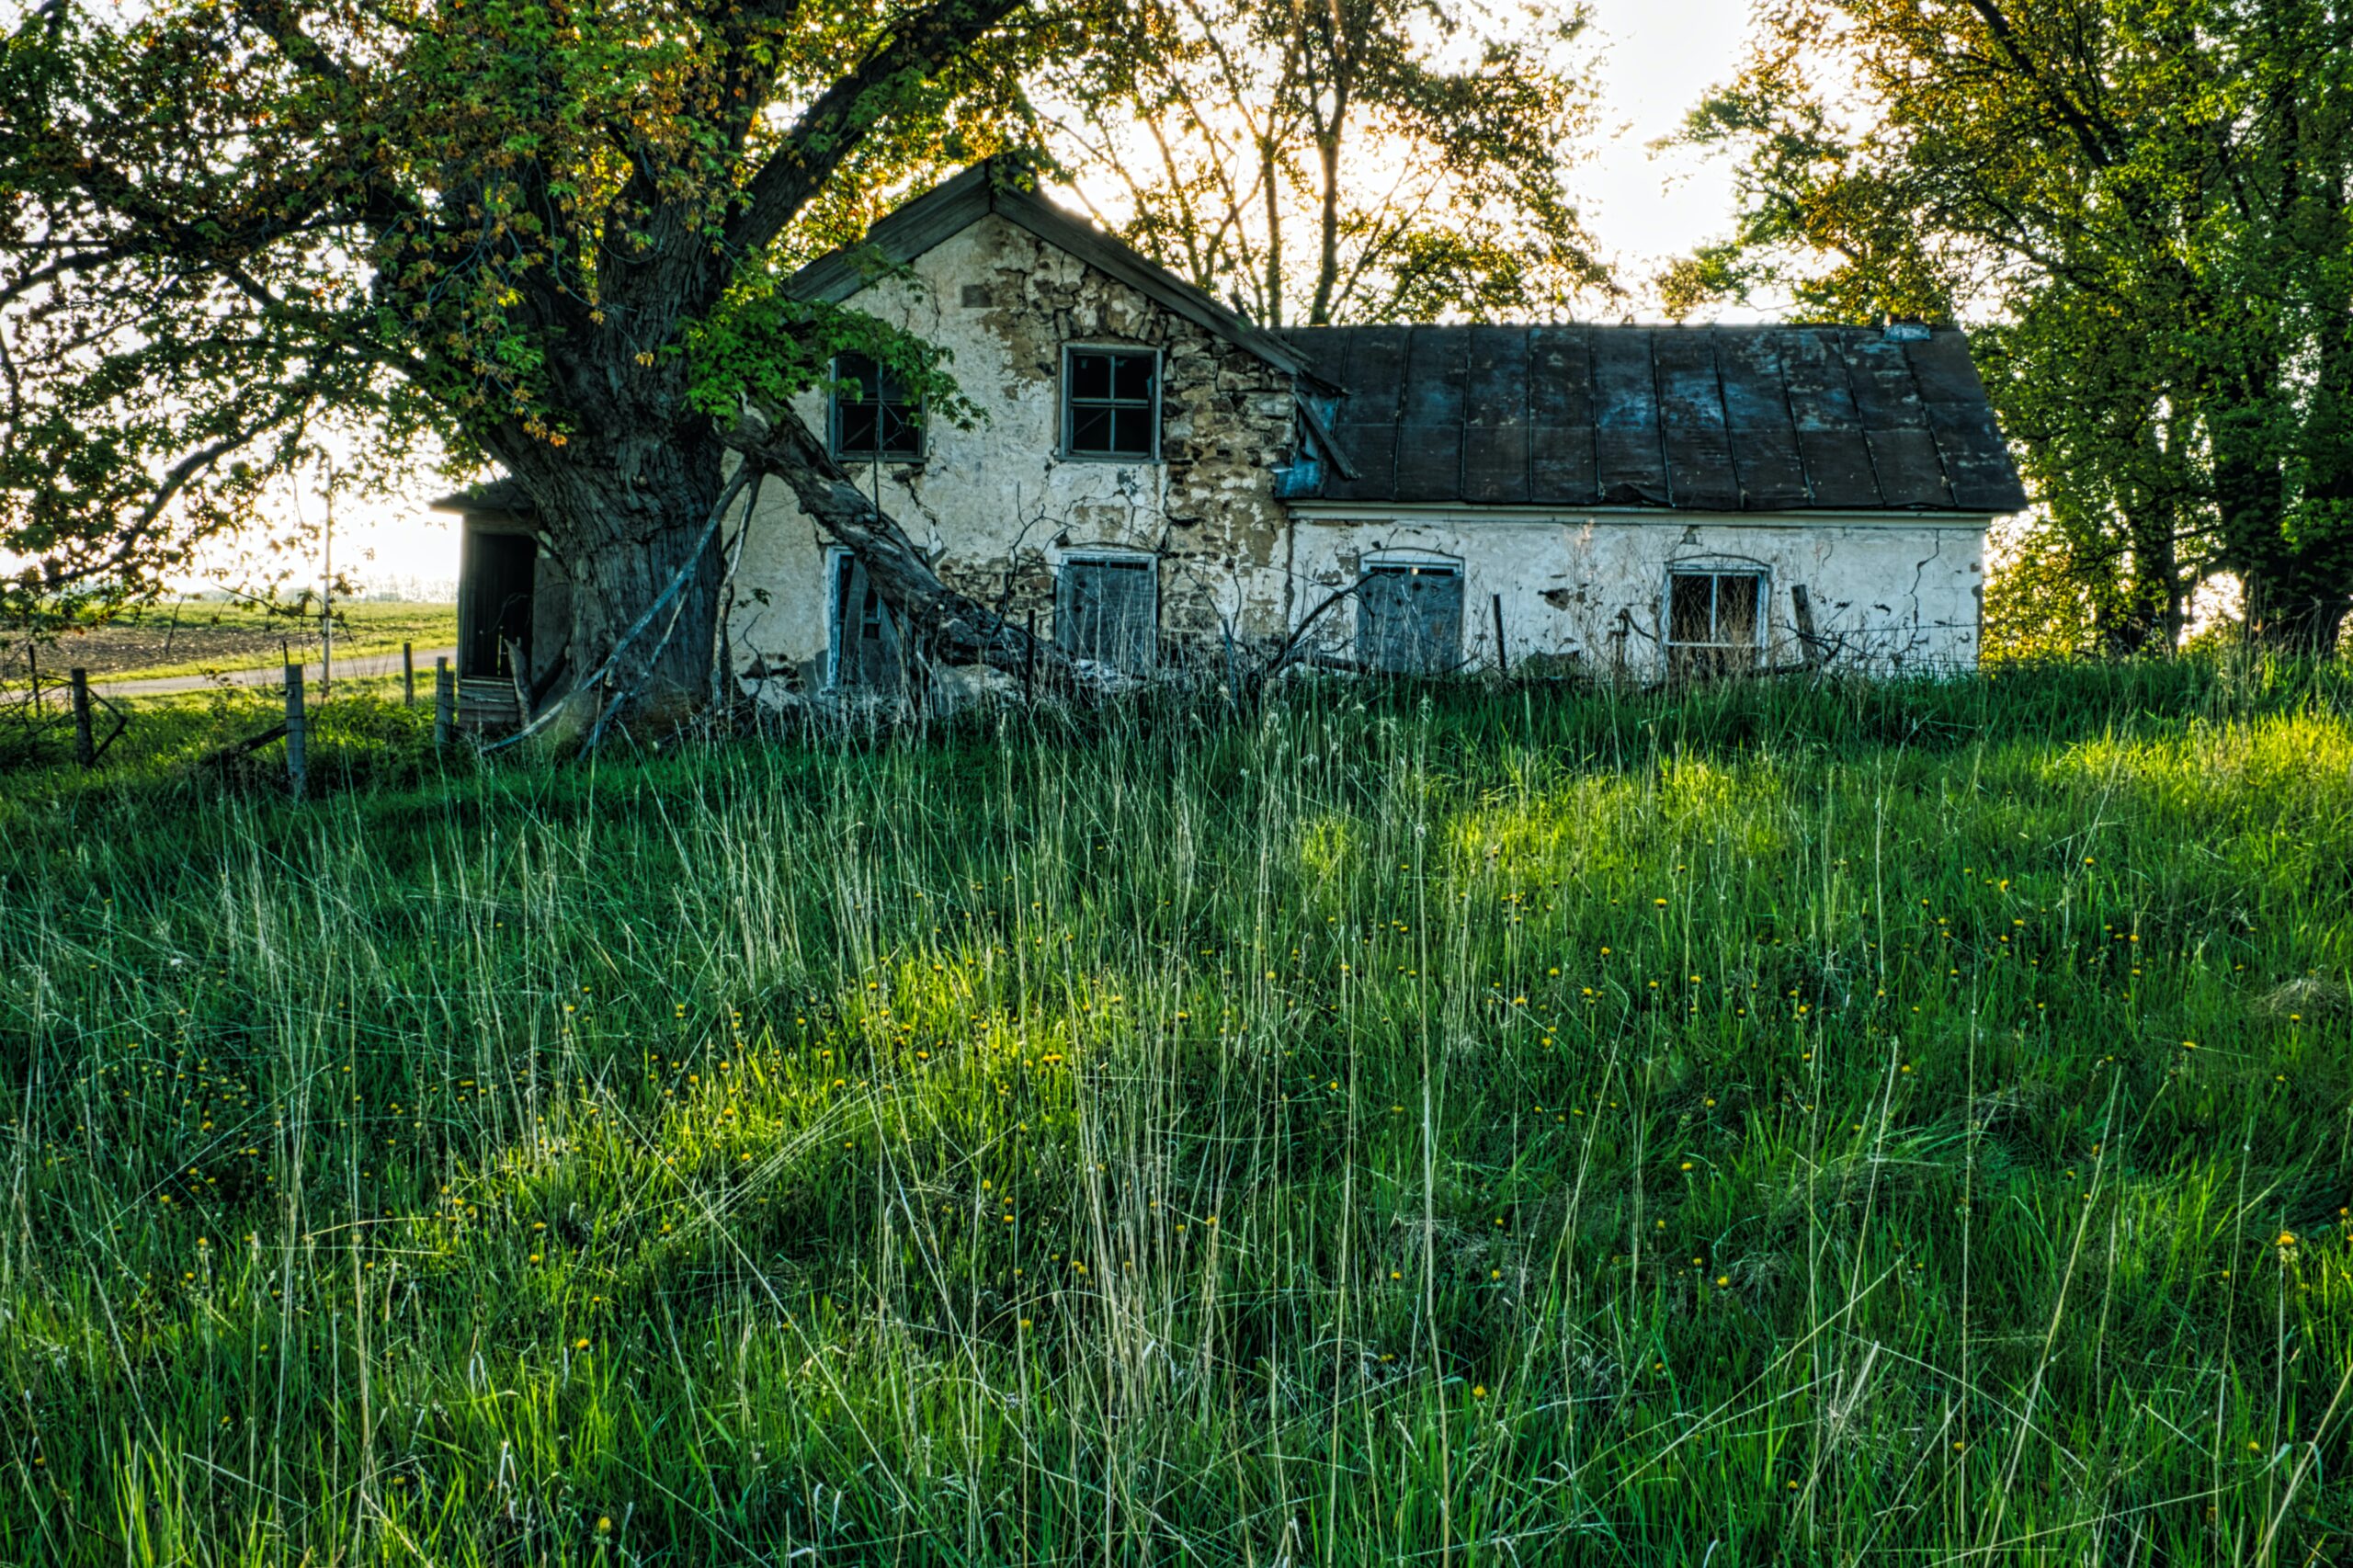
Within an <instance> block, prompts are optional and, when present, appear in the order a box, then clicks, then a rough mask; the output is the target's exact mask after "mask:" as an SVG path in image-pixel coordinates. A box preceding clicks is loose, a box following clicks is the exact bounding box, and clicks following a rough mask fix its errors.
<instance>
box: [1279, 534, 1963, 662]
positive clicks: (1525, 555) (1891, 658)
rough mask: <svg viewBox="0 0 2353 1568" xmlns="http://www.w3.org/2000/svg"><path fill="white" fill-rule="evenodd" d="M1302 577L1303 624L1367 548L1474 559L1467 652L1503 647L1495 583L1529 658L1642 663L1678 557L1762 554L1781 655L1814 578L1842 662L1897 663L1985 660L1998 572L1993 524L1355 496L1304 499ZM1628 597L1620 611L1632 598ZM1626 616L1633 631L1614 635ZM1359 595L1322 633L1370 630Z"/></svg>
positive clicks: (1507, 629) (1485, 653) (1350, 574)
mask: <svg viewBox="0 0 2353 1568" xmlns="http://www.w3.org/2000/svg"><path fill="white" fill-rule="evenodd" d="M1294 517H1295V522H1294V528H1295V533H1294V537H1293V540H1292V551H1293V560H1294V562H1295V570H1296V574H1297V576H1298V579H1299V588H1298V591H1297V593H1296V595H1295V596H1294V603H1295V604H1296V606H1297V607H1298V610H1297V616H1296V618H1295V622H1294V623H1295V624H1296V623H1297V622H1299V621H1303V620H1304V619H1306V618H1307V617H1308V616H1309V615H1310V614H1312V613H1313V610H1314V609H1315V608H1316V606H1317V605H1318V604H1320V603H1322V602H1323V601H1324V599H1325V598H1326V597H1328V596H1329V595H1330V594H1331V593H1332V592H1333V591H1335V590H1336V589H1340V588H1344V587H1346V586H1347V585H1349V584H1351V583H1353V582H1355V581H1356V579H1357V575H1358V568H1359V565H1360V563H1361V562H1363V561H1364V559H1365V558H1366V557H1367V556H1370V555H1378V554H1380V553H1382V552H1392V553H1395V554H1398V555H1402V556H1408V557H1410V556H1415V555H1422V556H1431V557H1437V558H1440V559H1444V560H1449V561H1454V562H1460V563H1461V568H1462V574H1463V615H1462V621H1463V628H1462V630H1463V642H1464V653H1465V655H1466V658H1467V659H1468V660H1469V662H1471V663H1472V664H1473V665H1492V663H1493V661H1494V658H1495V596H1498V595H1500V596H1501V597H1502V600H1503V620H1504V638H1505V641H1506V646H1507V651H1508V653H1509V654H1510V656H1511V658H1512V660H1513V661H1514V662H1515V663H1516V664H1517V663H1518V662H1520V661H1524V660H1528V659H1529V658H1530V656H1531V655H1533V656H1536V657H1537V658H1538V659H1539V661H1540V662H1541V663H1547V664H1553V663H1556V662H1557V663H1558V664H1560V665H1566V664H1568V663H1569V662H1571V661H1573V662H1574V665H1577V666H1581V667H1583V668H1585V669H1587V670H1591V671H1594V672H1596V673H1608V672H1609V671H1611V670H1612V669H1614V668H1616V667H1618V664H1619V661H1620V659H1621V658H1622V660H1623V666H1624V669H1625V672H1626V673H1628V674H1630V675H1632V676H1637V677H1642V678H1648V677H1650V676H1654V675H1656V674H1657V673H1658V672H1659V671H1660V670H1661V669H1662V667H1663V665H1664V653H1663V651H1662V643H1661V631H1662V627H1661V619H1662V617H1663V614H1664V609H1665V588H1666V576H1667V572H1668V569H1669V567H1670V566H1673V565H1677V564H1691V565H1697V564H1699V563H1701V562H1720V563H1722V564H1724V565H1726V566H1728V567H1751V568H1754V567H1761V568H1763V569H1764V571H1765V572H1766V573H1767V574H1768V583H1767V588H1768V604H1769V606H1770V608H1769V610H1768V632H1767V636H1768V643H1767V652H1766V653H1765V655H1764V657H1765V661H1766V662H1767V663H1768V664H1795V663H1797V662H1799V660H1800V659H1801V658H1802V648H1801V645H1800V643H1799V641H1798V637H1797V629H1796V626H1795V623H1794V619H1793V613H1794V612H1793V609H1792V600H1791V596H1790V588H1791V586H1792V585H1796V584H1803V585H1806V587H1807V589H1808V590H1809V593H1810V595H1811V597H1812V600H1813V617H1814V630H1815V633H1816V635H1817V636H1818V637H1821V638H1823V639H1824V640H1826V641H1830V642H1834V643H1835V646H1836V659H1837V662H1839V663H1841V664H1843V665H1849V666H1852V667H1858V668H1868V669H1872V670H1876V671H1881V672H1888V671H1893V670H1898V669H1935V670H1949V669H1967V668H1973V667H1974V666H1975V665H1976V662H1977V647H1978V630H1979V614H1978V612H1979V604H1980V597H1979V593H1978V590H1979V588H1980V587H1981V585H1983V584H1984V555H1985V526H1984V522H1983V521H1982V520H1979V519H1974V518H1972V519H1966V520H1964V521H1961V522H1958V523H1926V522H1918V523H1915V522H1913V521H1910V520H1899V521H1889V522H1879V521H1865V520H1859V519H1849V520H1830V519H1816V518H1812V517H1795V516H1786V515H1785V516H1780V517H1755V516H1748V515H1742V516H1736V517H1733V516H1727V517H1715V516H1693V515H1681V516H1675V517H1656V516H1629V515H1623V514H1618V515H1611V514H1597V515H1576V516H1568V517H1562V516H1540V515H1532V514H1514V513H1504V512H1488V513H1464V512H1446V513H1432V514H1414V513H1394V512H1392V513H1386V514H1383V515H1380V516H1364V515H1361V514H1358V515H1354V516H1351V515H1349V514H1348V512H1347V510H1346V509H1345V508H1334V509H1326V508H1323V507H1314V506H1308V507H1302V508H1300V509H1299V510H1298V511H1297V512H1295V513H1294ZM1621 610H1622V611H1623V612H1625V615H1624V620H1623V621H1622V622H1621V620H1620V611H1621ZM1621 624H1622V625H1623V626H1624V628H1625V630H1624V632H1623V634H1622V635H1613V633H1615V632H1617V631H1619V628H1620V626H1621ZM1355 630H1356V612H1355V608H1354V603H1353V601H1352V600H1351V601H1344V602H1342V603H1340V604H1338V605H1336V606H1334V607H1332V608H1330V609H1328V610H1327V611H1326V612H1325V613H1324V617H1323V619H1321V620H1320V621H1318V622H1317V623H1316V627H1315V631H1314V632H1313V641H1314V642H1315V643H1316V645H1317V646H1318V647H1320V648H1322V649H1324V650H1325V651H1327V652H1331V653H1339V654H1343V655H1345V654H1347V653H1349V652H1350V650H1351V646H1352V644H1353V642H1354V638H1355Z"/></svg>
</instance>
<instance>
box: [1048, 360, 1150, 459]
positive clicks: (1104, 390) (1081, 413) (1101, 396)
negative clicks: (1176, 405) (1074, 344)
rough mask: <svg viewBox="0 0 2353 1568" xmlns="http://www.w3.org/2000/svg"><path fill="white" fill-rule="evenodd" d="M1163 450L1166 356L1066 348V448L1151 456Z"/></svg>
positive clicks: (1074, 453)
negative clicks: (1162, 367) (1162, 397)
mask: <svg viewBox="0 0 2353 1568" xmlns="http://www.w3.org/2000/svg"><path fill="white" fill-rule="evenodd" d="M1159 451H1160V356H1159V355H1157V354H1155V353H1154V352H1153V351H1152V350H1150V349H1148V348H1147V349H1138V350H1125V349H1112V348H1065V349H1064V350H1063V455H1064V456H1066V457H1074V458H1131V459H1137V460H1145V461H1149V460H1151V459H1153V458H1154V457H1155V456H1157V455H1158V453H1159Z"/></svg>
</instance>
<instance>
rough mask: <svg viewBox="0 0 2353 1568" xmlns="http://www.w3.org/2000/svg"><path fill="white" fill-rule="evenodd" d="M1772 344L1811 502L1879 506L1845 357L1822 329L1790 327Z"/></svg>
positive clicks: (1868, 444) (1875, 477) (1868, 453)
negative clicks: (1777, 352) (1786, 391)
mask: <svg viewBox="0 0 2353 1568" xmlns="http://www.w3.org/2000/svg"><path fill="white" fill-rule="evenodd" d="M1778 347H1779V349H1780V356H1781V377H1782V381H1783V384H1784V385H1786V386H1787V387H1788V388H1789V394H1790V418H1791V420H1792V422H1793V423H1794V424H1795V425H1796V426H1797V432H1798V456H1799V458H1800V459H1801V460H1802V461H1803V462H1804V464H1805V476H1806V487H1807V488H1808V489H1809V490H1811V491H1812V492H1813V504H1814V505H1815V506H1842V507H1866V508H1868V507H1873V506H1881V505H1882V503H1881V500H1880V494H1879V478H1878V476H1877V475H1876V474H1874V473H1873V472H1871V449H1870V443H1869V442H1867V441H1865V440H1864V439H1863V417H1862V415H1860V414H1859V413H1858V412H1856V409H1855V392H1854V389H1853V387H1852V386H1851V385H1849V384H1848V381H1847V359H1846V356H1844V355H1842V354H1840V353H1839V352H1838V347H1837V345H1836V343H1835V342H1833V341H1832V339H1831V335H1830V334H1829V333H1826V332H1793V333H1790V335H1788V337H1787V338H1786V339H1785V340H1784V341H1782V342H1781V343H1780V344H1779V346H1778Z"/></svg>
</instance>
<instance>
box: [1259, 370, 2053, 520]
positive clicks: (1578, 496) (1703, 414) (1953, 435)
mask: <svg viewBox="0 0 2353 1568" xmlns="http://www.w3.org/2000/svg"><path fill="white" fill-rule="evenodd" d="M1287 338H1288V341H1289V342H1290V344H1291V346H1292V347H1295V348H1297V349H1298V350H1300V351H1301V352H1302V354H1304V355H1305V356H1306V358H1307V359H1308V360H1309V362H1310V364H1311V365H1312V367H1313V372H1314V374H1315V375H1317V376H1318V377H1320V378H1321V379H1322V380H1324V381H1328V382H1330V383H1331V384H1332V385H1334V386H1336V387H1337V388H1338V389H1339V390H1340V392H1341V394H1342V395H1341V399H1340V403H1339V409H1338V415H1337V418H1336V423H1335V429H1336V435H1337V437H1338V439H1339V441H1340V443H1341V446H1342V449H1343V450H1345V451H1347V453H1348V454H1349V456H1350V460H1351V461H1352V462H1354V463H1355V465H1356V466H1357V468H1358V471H1359V477H1358V479H1356V480H1354V481H1347V480H1343V479H1338V478H1335V479H1334V480H1332V481H1330V482H1328V483H1326V485H1325V486H1324V490H1323V492H1322V498H1324V499H1332V500H1361V501H1393V502H1401V503H1431V504H1444V503H1450V502H1469V503H1473V504H1477V505H1483V506H1516V505H1523V504H1525V505H1536V506H1591V505H1605V506H1657V507H1661V508H1668V509H1674V510H1678V511H1702V512H1738V511H1774V512H1788V511H1802V510H1806V509H1808V508H1830V509H1836V510H1840V511H1890V512H1923V511H1927V512H1938V511H1946V512H1949V511H1959V512H1966V513H1984V512H2009V511H2016V510H2018V508H2020V507H2021V506H2024V505H2025V504H2026V497H2025V494H2024V493H2023V492H2022V490H2021V489H2020V487H2019V485H2018V474H2017V472H2016V470H2015V468H2014V467H2013V466H2012V464H2011V462H2010V457H2009V452H2008V449H2007V448H2006V446H2005V445H2004V444H2003V441H2002V437H2001V432H2000V429H1999V427H1998V426H1996V425H1995V421H1994V415H1993V410H1992V408H1991V407H1990V406H1989V405H1988V403H1987V402H1986V398H1985V389H1984V386H1983V385H1982V384H1981V383H1980V382H1979V381H1978V379H1977V375H1976V371H1975V369H1974V368H1973V367H1972V365H1971V363H1970V360H1969V347H1968V342H1967V340H1966V339H1965V338H1964V337H1963V336H1962V335H1961V334H1960V333H1958V332H1954V331H1950V330H1939V331H1938V332H1935V333H1933V334H1931V335H1928V336H1927V337H1926V338H1899V337H1898V336H1896V335H1891V334H1887V333H1882V332H1881V331H1880V330H1879V329H1877V328H1864V327H1811V326H1807V327H1772V326H1764V327H1753V326H1726V327H1654V326H1587V325H1547V326H1532V327H1513V326H1500V327H1498V326H1476V327H1472V326H1416V327H1412V328H1397V327H1390V328H1331V327H1324V328H1312V329H1305V330H1301V331H1295V332H1292V333H1290V334H1288V335H1287Z"/></svg>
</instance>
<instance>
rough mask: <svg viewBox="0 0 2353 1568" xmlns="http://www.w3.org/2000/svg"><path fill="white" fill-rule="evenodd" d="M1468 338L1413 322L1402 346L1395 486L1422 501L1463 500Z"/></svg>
mask: <svg viewBox="0 0 2353 1568" xmlns="http://www.w3.org/2000/svg"><path fill="white" fill-rule="evenodd" d="M1470 354H1471V336H1470V334H1469V333H1467V332H1464V331H1462V330H1461V329H1459V328H1449V327H1442V326H1417V327H1414V328H1412V329H1410V335H1409V336H1408V338H1407V340H1406V347H1405V382H1404V389H1403V393H1402V399H1403V403H1404V414H1403V416H1402V418H1401V419H1400V421H1399V423H1398V426H1397V489H1398V493H1399V494H1411V495H1415V496H1419V497H1420V498H1422V499H1423V500H1426V501H1459V500H1461V498H1462V421H1463V415H1464V412H1465V403H1466V398H1465V396H1464V393H1465V391H1466V387H1467V382H1468V380H1469V372H1470Z"/></svg>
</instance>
